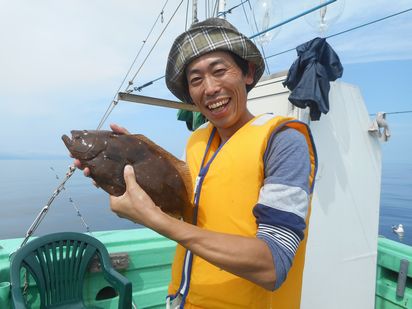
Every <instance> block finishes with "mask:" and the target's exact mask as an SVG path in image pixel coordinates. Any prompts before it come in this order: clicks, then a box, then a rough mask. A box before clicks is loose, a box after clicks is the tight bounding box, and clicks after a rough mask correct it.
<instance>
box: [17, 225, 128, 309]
mask: <svg viewBox="0 0 412 309" xmlns="http://www.w3.org/2000/svg"><path fill="white" fill-rule="evenodd" d="M96 254H97V256H98V258H99V260H100V264H101V268H102V271H103V275H104V278H105V279H106V280H107V281H108V283H109V284H110V285H111V286H112V287H113V288H114V289H115V290H116V291H117V293H118V295H119V306H118V308H119V309H120V308H122V309H123V308H127V309H130V308H131V307H132V283H131V282H130V281H129V280H128V279H127V278H126V277H124V276H122V275H121V274H119V273H118V272H117V271H116V270H115V269H114V268H113V267H112V264H111V261H110V257H109V253H108V252H107V249H106V247H105V246H104V245H103V244H102V243H101V242H100V241H99V240H97V239H96V238H94V237H92V236H89V235H86V234H82V233H75V232H62V233H55V234H49V235H45V236H42V237H39V238H36V239H34V240H32V241H30V242H29V243H27V244H26V245H25V246H23V247H22V248H20V249H19V250H17V252H16V253H15V254H14V255H13V257H12V261H11V267H10V277H11V280H10V282H11V298H12V304H13V306H14V308H16V309H22V308H26V302H25V299H24V297H23V293H22V288H21V286H22V283H21V277H22V276H21V269H22V268H26V269H27V270H28V271H29V273H30V274H31V276H32V277H33V278H34V280H35V282H36V284H37V287H38V290H39V293H40V309H49V308H53V309H57V308H59V309H63V308H99V307H86V306H85V304H84V299H83V284H84V277H85V274H86V272H87V269H88V267H89V265H90V262H91V260H92V258H93V257H94V256H95V255H96Z"/></svg>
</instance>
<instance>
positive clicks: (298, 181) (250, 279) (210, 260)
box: [111, 18, 316, 309]
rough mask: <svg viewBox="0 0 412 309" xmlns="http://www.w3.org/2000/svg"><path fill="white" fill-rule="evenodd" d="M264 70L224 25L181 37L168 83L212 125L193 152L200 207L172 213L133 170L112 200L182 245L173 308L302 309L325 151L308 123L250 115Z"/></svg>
mask: <svg viewBox="0 0 412 309" xmlns="http://www.w3.org/2000/svg"><path fill="white" fill-rule="evenodd" d="M263 71H264V61H263V58H262V56H261V54H260V52H259V50H258V49H257V48H256V46H255V45H254V44H253V42H251V41H250V40H249V39H248V38H247V37H245V36H244V35H243V34H241V33H239V32H238V31H237V30H236V28H235V27H233V26H232V25H231V24H230V23H228V22H227V21H225V20H223V19H218V18H212V19H208V20H205V21H203V22H200V23H197V24H194V25H192V27H191V28H190V29H189V30H188V31H186V32H184V33H183V34H181V35H180V36H179V37H178V38H176V40H175V42H174V44H173V46H172V48H171V51H170V54H169V58H168V64H167V69H166V83H167V86H168V88H169V89H170V90H171V91H172V93H173V94H174V95H175V96H176V97H178V98H179V99H181V100H182V101H186V102H189V103H192V104H195V105H196V106H197V107H198V108H199V110H200V111H201V112H202V114H203V115H204V116H205V117H206V118H207V119H208V120H209V122H207V123H206V124H204V125H203V126H201V127H200V128H198V129H197V130H196V131H195V132H193V134H192V136H191V137H190V139H189V141H188V144H187V148H186V161H187V164H188V166H189V168H190V172H191V176H192V179H193V183H194V184H196V186H195V192H194V196H193V207H190V209H185V210H184V218H183V220H177V219H175V218H172V217H170V216H168V215H167V214H165V213H163V212H162V211H161V210H160V208H159V207H156V205H155V204H154V203H153V201H152V200H151V199H150V197H149V196H148V195H147V194H146V193H145V192H144V191H143V190H142V189H141V188H140V187H139V185H138V184H137V183H136V181H135V177H134V174H133V169H132V168H130V167H126V168H125V180H126V185H127V191H126V193H125V194H124V195H123V196H120V197H111V208H112V210H113V211H114V212H116V213H117V214H118V215H120V216H122V217H126V218H129V219H130V220H133V221H134V222H138V223H141V224H143V225H145V226H147V227H149V228H151V229H153V230H155V231H157V232H159V233H161V234H162V235H164V236H166V237H168V238H170V239H173V240H175V241H176V242H177V243H178V246H177V250H176V256H175V259H174V263H173V267H172V282H171V284H170V286H169V293H170V295H169V297H168V299H167V302H168V306H169V308H205V309H206V308H210V309H218V308H222V309H226V308H248V309H250V308H258V309H263V308H280V309H295V308H296V309H297V308H299V305H300V294H301V283H302V273H303V265H304V256H305V243H306V238H305V237H304V235H305V233H306V232H307V223H308V219H309V208H310V205H309V204H310V195H311V193H312V189H313V181H314V176H315V171H316V153H315V148H314V145H313V142H312V139H311V135H310V132H309V129H308V127H307V126H306V125H305V124H303V123H301V122H298V121H296V120H294V119H291V118H286V117H281V116H275V115H271V114H264V115H258V116H254V115H252V113H251V112H250V111H249V110H248V108H247V94H248V92H249V91H250V89H252V88H253V87H254V86H255V85H256V83H257V82H258V80H259V79H260V77H261V75H262V73H263ZM273 291H274V292H273Z"/></svg>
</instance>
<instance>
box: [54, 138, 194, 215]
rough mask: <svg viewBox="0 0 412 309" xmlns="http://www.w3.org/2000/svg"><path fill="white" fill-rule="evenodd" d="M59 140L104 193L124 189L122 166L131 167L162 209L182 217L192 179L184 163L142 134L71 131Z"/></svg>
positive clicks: (120, 191)
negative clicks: (86, 169)
mask: <svg viewBox="0 0 412 309" xmlns="http://www.w3.org/2000/svg"><path fill="white" fill-rule="evenodd" d="M71 134H72V137H71V138H70V137H68V136H67V135H63V136H62V139H63V141H64V143H65V145H66V147H67V148H68V149H69V151H70V153H71V154H72V156H73V157H74V158H76V159H79V160H80V162H81V164H82V166H83V167H88V168H89V169H90V176H91V177H92V178H93V180H94V181H95V182H96V184H97V185H98V186H99V187H101V188H102V189H103V190H105V191H106V192H107V193H109V194H111V195H115V196H120V195H122V194H123V193H124V192H125V191H126V185H125V181H124V177H123V170H124V167H125V165H127V164H130V165H132V166H133V168H134V172H135V175H136V181H137V183H138V184H139V185H140V186H141V187H142V189H143V190H144V191H145V192H146V193H147V194H148V195H149V196H150V197H151V198H152V200H153V201H154V202H155V204H156V205H157V206H159V207H160V208H161V209H162V211H164V212H166V213H168V214H170V215H172V216H174V217H177V218H179V217H181V215H182V211H183V209H185V208H186V207H188V206H190V204H191V201H190V199H191V192H192V190H193V189H192V188H193V185H192V181H191V177H190V172H189V168H188V166H187V165H186V163H185V162H183V161H181V160H179V159H177V158H176V157H175V156H173V155H172V154H171V153H169V152H167V151H166V150H165V149H163V148H162V147H160V146H158V145H157V144H155V143H154V142H152V141H151V140H150V139H148V138H147V137H146V136H144V135H141V134H116V133H114V132H112V131H103V130H101V131H100V130H99V131H96V130H73V131H71Z"/></svg>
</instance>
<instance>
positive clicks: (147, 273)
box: [0, 229, 412, 309]
mask: <svg viewBox="0 0 412 309" xmlns="http://www.w3.org/2000/svg"><path fill="white" fill-rule="evenodd" d="M93 236H94V237H96V238H97V239H99V240H100V241H101V242H103V243H104V244H105V245H106V247H107V249H108V251H109V253H110V254H111V255H120V256H123V257H127V261H128V265H127V268H126V269H124V270H119V272H120V273H122V274H123V275H125V276H126V277H127V278H129V280H130V281H132V283H133V301H134V303H135V304H136V306H137V308H139V309H141V308H151V309H155V308H165V298H166V295H167V286H168V282H169V280H170V268H171V262H172V258H173V255H174V252H175V247H176V243H175V242H173V241H171V240H168V239H166V238H164V237H162V236H161V235H159V234H157V233H155V232H153V231H151V230H149V229H133V230H119V231H106V232H95V233H93ZM21 242H22V239H7V240H0V308H1V309H3V308H4V309H6V308H11V304H10V299H9V284H8V281H9V266H10V261H9V256H10V254H11V253H13V252H14V251H15V250H16V249H17V248H19V246H20V244H21ZM402 260H406V261H409V263H411V262H412V247H411V246H407V245H404V244H401V243H398V242H395V241H392V240H389V239H385V238H379V239H378V259H377V279H376V303H375V308H376V309H398V308H411V309H412V266H410V267H409V268H408V269H407V270H406V272H405V275H406V276H405V278H406V280H404V282H405V287H404V289H403V291H402V289H401V290H398V294H400V293H401V294H403V296H400V295H398V296H397V287H398V278H399V269H400V265H401V261H402ZM404 263H405V262H404ZM401 283H402V282H401ZM348 284H350V283H348ZM84 295H85V299H86V302H87V304H90V305H92V304H93V305H96V306H99V307H102V308H117V297H116V296H115V295H114V293H113V290H111V288H110V287H109V285H108V284H107V283H106V282H105V280H104V278H103V276H102V274H101V273H100V272H91V273H89V274H88V275H87V278H86V282H85V284H84ZM348 297H350V296H348ZM27 299H28V301H29V303H30V304H31V305H32V308H38V307H39V300H38V299H37V294H36V293H35V284H34V282H33V281H29V289H28V295H27ZM319 309H323V308H319ZM325 309H326V308H325ZM328 309H330V308H328Z"/></svg>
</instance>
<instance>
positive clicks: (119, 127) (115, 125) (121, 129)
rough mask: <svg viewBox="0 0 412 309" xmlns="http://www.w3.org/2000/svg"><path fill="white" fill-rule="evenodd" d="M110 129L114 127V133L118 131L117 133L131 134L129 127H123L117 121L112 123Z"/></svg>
mask: <svg viewBox="0 0 412 309" xmlns="http://www.w3.org/2000/svg"><path fill="white" fill-rule="evenodd" d="M110 129H112V131H113V132H114V133H117V134H130V133H129V131H128V130H127V129H125V128H123V127H121V126H119V125H117V124H115V123H111V124H110Z"/></svg>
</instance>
